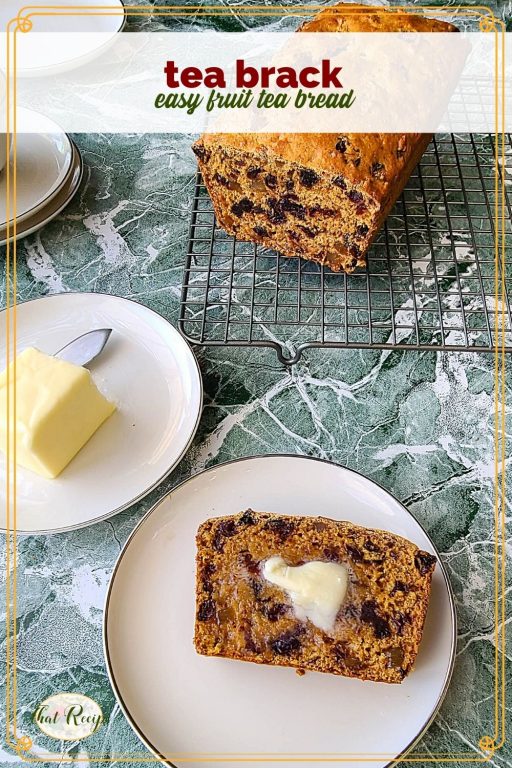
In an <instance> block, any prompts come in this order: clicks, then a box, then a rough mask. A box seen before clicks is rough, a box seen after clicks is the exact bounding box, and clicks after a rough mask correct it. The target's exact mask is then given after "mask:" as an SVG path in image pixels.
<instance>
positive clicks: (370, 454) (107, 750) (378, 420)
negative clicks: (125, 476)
mask: <svg viewBox="0 0 512 768" xmlns="http://www.w3.org/2000/svg"><path fill="white" fill-rule="evenodd" d="M287 5H291V3H287ZM495 8H496V10H497V11H498V12H499V13H500V14H501V15H502V16H503V17H504V18H505V19H507V20H508V19H509V18H510V17H511V16H512V7H511V6H510V3H508V2H507V3H498V4H497V5H495ZM160 23H162V22H161V21H159V20H158V19H156V18H153V19H151V20H150V19H147V20H143V21H140V22H138V26H139V27H142V28H147V27H148V26H151V27H152V28H158V26H159V24H160ZM165 23H166V25H167V26H170V25H173V26H175V27H181V28H184V27H187V26H188V25H191V26H193V27H196V26H199V25H200V24H206V23H207V24H213V23H214V22H213V21H212V20H211V19H210V20H208V21H206V20H204V19H203V20H195V21H192V22H191V21H190V20H184V21H181V22H177V21H176V20H175V21H174V22H173V21H172V20H170V19H168V20H166V22H165ZM219 23H220V22H219ZM251 23H252V22H250V21H249V20H247V19H246V18H245V17H244V19H243V20H240V19H238V18H237V15H236V11H235V9H233V12H232V15H230V17H229V18H228V19H224V20H223V21H222V26H223V27H224V28H228V29H233V30H237V29H242V28H244V27H245V26H246V25H247V24H251ZM286 23H289V22H286ZM131 26H132V27H133V26H134V25H133V24H132V25H131ZM74 138H75V140H76V142H77V144H78V146H79V148H80V150H81V151H82V153H83V158H84V162H85V175H84V180H83V183H82V185H81V188H80V191H79V193H78V195H77V196H76V198H75V199H74V200H73V202H72V203H71V204H70V206H69V207H68V208H67V209H66V210H65V211H64V212H63V213H62V214H61V215H60V216H59V217H58V218H57V219H56V220H55V221H54V222H52V223H51V224H49V225H48V226H46V227H45V228H44V229H43V230H41V231H39V232H37V233H36V234H33V235H31V236H29V237H28V238H27V239H26V240H24V241H23V242H21V243H20V244H19V246H18V296H17V298H18V301H26V300H28V299H32V298H36V297H39V296H44V295H47V294H49V293H54V292H61V291H104V292H108V293H114V294H118V295H120V296H125V297H128V298H130V299H135V300H137V301H140V302H142V303H144V304H146V305H148V306H150V307H152V308H153V309H155V310H157V311H158V312H161V313H162V314H163V315H164V316H165V317H167V318H169V319H170V320H171V321H172V322H173V323H176V321H177V316H178V307H179V298H180V284H181V279H182V272H183V264H184V258H185V249H186V243H187V232H188V226H189V219H190V209H191V198H192V193H193V189H194V180H193V177H194V172H195V167H196V166H195V160H194V157H193V155H192V153H191V151H190V143H191V137H189V136H177V135H172V134H169V135H165V136H163V135H127V136H110V135H79V136H75V137H74ZM2 263H3V255H2ZM0 285H1V288H0V303H1V305H2V306H4V305H5V298H6V297H5V286H4V280H3V279H2V280H1V281H0ZM196 351H197V355H198V359H199V363H200V366H201V371H202V374H203V379H204V386H205V403H204V412H203V416H202V419H201V424H200V427H199V430H198V433H197V435H196V438H195V440H194V443H193V445H192V447H191V449H190V450H189V452H188V454H187V455H186V457H185V459H184V460H183V461H182V463H181V465H180V466H179V468H178V469H177V470H176V471H175V472H173V474H172V475H171V476H170V477H169V478H168V479H167V480H166V481H165V482H164V483H163V484H162V485H161V486H160V487H159V488H158V489H157V490H156V491H154V492H153V493H152V494H151V495H150V496H148V497H147V498H146V499H145V500H144V501H143V502H142V503H140V504H138V505H136V506H135V507H132V508H131V509H129V510H127V511H126V512H123V513H121V514H119V515H117V516H116V517H114V518H112V519H110V520H109V521H107V522H103V523H100V524H98V525H95V526H92V527H90V528H86V529H83V530H80V531H76V532H73V533H67V534H61V535H58V536H44V537H43V536H37V537H36V536H33V537H27V538H22V539H19V541H18V574H19V582H18V617H19V628H18V629H19V631H18V646H17V647H18V658H17V662H18V702H17V705H18V732H19V733H21V734H28V735H30V736H31V737H32V739H33V740H34V744H35V747H34V749H35V751H36V752H37V749H38V748H40V749H42V750H53V751H58V749H60V748H61V745H58V749H56V742H52V741H51V740H49V739H46V738H45V737H44V736H43V735H42V734H41V733H40V732H39V731H37V729H36V728H35V727H34V725H33V724H32V723H31V713H32V712H33V710H34V708H35V706H36V704H37V703H39V702H40V701H42V700H43V699H44V698H45V697H46V696H48V695H50V694H52V693H54V692H58V691H74V690H76V691H80V692H83V693H86V694H89V695H90V696H92V697H93V698H94V699H96V700H97V701H98V702H99V703H100V704H101V706H102V707H103V710H104V712H105V713H106V714H107V715H108V723H107V725H106V726H105V727H104V728H102V729H101V730H100V731H99V732H98V734H97V735H95V736H94V737H92V738H90V739H88V740H87V741H84V742H83V743H78V744H73V743H71V744H68V745H67V746H66V747H65V751H66V752H67V754H69V755H73V756H77V757H80V759H84V760H85V761H86V762H81V763H80V764H81V765H87V764H88V763H87V759H88V754H89V753H95V754H98V753H101V754H104V755H105V757H106V758H108V757H109V756H110V755H112V754H114V755H115V754H120V753H124V754H130V753H138V754H140V753H141V750H142V751H144V748H143V747H142V745H141V744H140V742H139V741H138V739H137V737H136V736H135V735H134V734H133V732H132V731H131V729H130V727H129V726H128V724H127V722H126V720H125V718H124V716H123V714H122V713H121V711H120V710H119V707H118V705H117V704H116V702H115V699H114V696H113V693H112V691H111V688H110V686H109V683H108V679H107V675H106V671H105V666H104V663H103V652H102V638H101V623H102V614H103V601H104V596H105V592H106V588H107V584H108V581H109V578H110V574H111V572H112V568H113V565H114V563H115V560H116V558H117V556H118V554H119V551H120V548H121V547H122V545H123V542H124V541H125V539H126V538H127V536H128V535H129V533H130V532H131V530H132V529H133V527H134V525H135V524H136V523H137V521H138V520H139V519H140V518H141V516H142V515H143V514H144V512H145V511H146V510H147V509H149V507H150V506H151V505H152V504H153V503H154V502H155V500H156V499H157V498H158V497H159V496H161V495H162V494H163V493H164V492H165V491H166V490H168V489H169V488H171V487H172V486H173V485H175V484H176V483H177V482H179V481H181V480H183V479H184V478H186V477H188V476H189V475H190V474H191V473H195V472H197V471H200V470H201V469H203V468H205V467H208V466H211V465H212V464H214V463H217V462H221V461H226V460H228V459H233V458H237V457H242V456H249V455H251V454H257V453H272V452H283V453H284V452H289V453H301V454H306V455H311V456H317V457H322V458H325V459H329V460H332V461H335V462H338V463H340V464H343V465H346V466H348V467H351V468H354V469H356V470H359V471H360V472H362V473H363V474H365V475H367V476H368V477H370V478H373V479H374V480H376V481H377V482H379V483H381V484H382V485H383V486H384V487H386V488H387V489H389V490H390V491H391V492H392V493H394V494H395V495H396V496H397V497H398V498H399V499H400V500H401V501H403V502H404V503H405V504H406V505H407V506H408V507H409V508H410V510H411V511H412V512H413V514H414V515H416V516H417V518H418V519H419V520H420V521H421V523H422V524H423V525H424V526H425V527H426V528H427V529H428V531H429V532H430V534H431V536H432V538H433V539H434V541H435V543H436V546H437V547H438V549H439V551H440V552H441V553H442V557H443V561H444V563H445V564H446V567H447V570H448V573H449V576H450V579H451V583H452V586H453V589H454V592H455V597H456V606H457V615H458V622H459V640H458V647H457V659H456V664H455V671H454V676H453V681H452V684H451V686H450V689H449V692H448V695H447V697H446V700H445V702H444V704H443V706H442V709H441V711H440V712H439V714H438V716H437V718H436V720H435V722H434V724H433V725H432V726H431V728H430V729H429V731H428V733H427V734H426V735H425V737H424V738H423V740H422V742H421V744H420V745H419V747H418V749H419V750H420V751H421V752H423V753H425V752H426V753H429V754H430V753H439V752H448V753H461V752H463V753H468V754H474V755H475V756H476V754H477V753H476V746H475V745H476V744H477V743H478V740H479V738H480V737H481V736H482V735H484V734H486V733H492V732H493V730H494V722H493V713H494V701H493V690H494V653H495V643H494V635H493V603H492V593H493V588H494V538H493V537H494V534H493V499H494V424H493V419H494V383H493V382H494V369H493V366H494V362H493V357H492V355H478V354H472V353H438V354H435V353H430V352H425V353H417V352H412V351H383V352H381V351H370V350H364V351H357V350H351V351H334V352H333V351H324V350H317V351H311V352H308V353H307V354H306V355H305V356H304V358H303V359H302V360H301V362H300V363H299V364H298V365H297V366H294V367H292V368H291V369H287V368H284V367H283V366H281V365H280V364H279V363H278V361H277V358H276V355H275V353H274V352H273V351H269V350H260V349H255V350H244V349H229V350H226V349H215V350H214V349H197V350H196ZM510 389H511V381H510V379H508V380H507V382H506V396H507V399H508V401H509V402H510V395H511V392H510ZM506 455H507V464H508V467H509V473H510V457H511V455H512V454H511V450H510V444H509V443H507V447H506ZM509 485H510V483H509ZM508 497H509V500H510V498H511V496H510V493H509V494H508ZM508 514H509V515H510V507H509V508H508ZM2 546H3V542H2ZM508 589H510V586H508ZM507 615H508V617H509V619H508V620H509V621H510V614H507ZM0 631H1V632H2V655H4V653H5V630H4V625H2V629H1V630H0ZM506 665H507V674H508V676H509V677H510V667H511V664H510V651H508V653H507V655H506ZM1 699H2V700H3V691H2V693H1ZM1 709H2V710H3V708H1ZM509 715H510V700H508V716H509ZM0 720H1V724H2V728H3V727H4V713H3V711H2V713H1V715H0ZM228 746H229V745H228V744H227V748H228ZM19 762H20V761H19V758H18V757H17V756H16V755H15V754H14V753H12V752H11V751H10V750H9V749H8V748H7V747H5V748H4V749H3V750H2V752H1V753H0V764H1V765H2V766H9V765H13V764H19ZM116 762H117V761H114V763H113V764H116ZM490 762H491V763H492V764H494V765H496V766H505V765H511V764H512V750H511V749H510V746H505V747H504V748H503V749H501V750H500V751H499V752H497V753H496V754H495V755H494V757H493V758H492V760H491V761H490ZM94 764H95V765H96V764H102V763H97V762H95V763H94ZM107 764H110V765H112V763H106V762H105V765H107ZM461 764H462V763H461ZM135 765H137V766H142V765H144V763H142V762H139V763H135Z"/></svg>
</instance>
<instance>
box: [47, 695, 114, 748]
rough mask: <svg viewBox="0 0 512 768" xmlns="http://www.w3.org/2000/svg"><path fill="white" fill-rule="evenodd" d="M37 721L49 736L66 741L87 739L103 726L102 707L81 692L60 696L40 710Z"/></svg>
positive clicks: (53, 697) (49, 700) (49, 701)
mask: <svg viewBox="0 0 512 768" xmlns="http://www.w3.org/2000/svg"><path fill="white" fill-rule="evenodd" d="M33 719H34V722H35V723H36V725H38V726H39V728H40V729H41V730H42V732H43V733H45V734H46V735H47V736H51V737H52V738H53V739H63V740H64V741H75V740H77V739H86V738H87V737H88V736H92V735H93V733H96V731H97V730H98V729H99V728H100V727H101V726H102V724H103V720H104V718H103V712H102V711H101V707H100V705H99V704H97V703H96V702H95V701H94V700H93V699H90V698H89V697H88V696H83V695H82V694H81V693H57V694H55V695H54V696H49V697H48V698H47V699H45V700H44V701H43V702H42V703H41V704H39V705H38V707H37V708H36V710H35V712H34V715H33Z"/></svg>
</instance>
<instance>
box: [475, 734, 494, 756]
mask: <svg viewBox="0 0 512 768" xmlns="http://www.w3.org/2000/svg"><path fill="white" fill-rule="evenodd" d="M478 746H479V747H480V749H481V750H482V752H483V753H484V755H485V757H486V759H487V760H491V759H492V757H493V755H494V753H495V751H496V742H495V740H494V739H493V738H492V736H482V738H481V739H480V741H479V742H478Z"/></svg>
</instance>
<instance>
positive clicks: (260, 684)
mask: <svg viewBox="0 0 512 768" xmlns="http://www.w3.org/2000/svg"><path fill="white" fill-rule="evenodd" d="M248 507H251V508H253V509H256V510H260V511H267V512H276V513H280V514H285V515H322V516H325V517H330V518H333V519H338V520H350V521H352V522H354V523H356V524H360V525H364V526H368V527H374V528H382V529H385V530H389V531H391V532H393V533H396V534H399V535H401V536H404V537H405V538H407V539H409V540H410V541H413V542H414V543H415V544H417V545H418V546H419V547H420V548H421V549H423V550H426V551H428V552H432V553H434V554H436V555H437V557H438V564H437V566H436V569H435V572H434V577H433V582H432V594H431V599H430V605H429V610H428V615H427V620H426V625H425V630H424V634H423V639H422V643H421V646H420V650H419V654H418V657H417V661H416V665H415V668H414V670H413V671H412V672H411V673H410V674H409V676H408V677H407V678H406V679H405V680H404V682H403V683H402V684H400V685H393V684H387V683H373V682H363V681H361V680H356V679H348V678H344V677H339V676H335V675H329V674H321V673H316V672H308V673H306V674H305V675H304V676H303V677H300V676H298V675H297V674H296V673H295V672H294V670H293V669H290V668H285V667H270V666H262V665H259V664H251V663H247V662H241V661H234V660H230V659H222V658H211V657H206V656H199V655H198V654H197V653H196V652H195V650H194V645H193V634H194V618H195V535H196V531H197V528H198V526H199V525H200V524H201V523H202V522H204V521H205V520H206V519H208V518H210V517H217V516H221V515H230V514H234V513H237V512H240V511H242V510H244V509H247V508H248ZM276 554H277V553H276ZM277 565H279V563H277ZM455 642H456V618H455V610H454V603H453V596H452V592H451V589H450V585H449V582H448V578H447V575H446V572H445V570H444V568H443V565H442V561H441V560H440V558H439V555H438V553H437V552H436V551H435V548H434V546H433V543H432V541H431V540H430V538H429V537H428V535H427V534H426V532H425V531H424V529H423V528H422V527H421V526H420V524H419V523H418V522H417V521H416V520H415V518H414V517H413V516H412V515H411V514H410V513H409V512H408V511H407V509H405V507H403V506H402V504H400V502H398V501H397V500H396V499H395V498H394V497H393V496H391V495H390V494H389V493H388V492H387V491H385V490H384V489H383V488H381V487H380V486H378V485H377V484H375V483H373V482H372V481H370V480H368V479H367V478H365V477H363V476H362V475H359V474H358V473H356V472H353V471H351V470H348V469H345V468H343V467H340V466H337V465H335V464H331V463H329V462H325V461H321V460H315V459H311V458H308V457H301V456H261V457H253V458H248V459H241V460H238V461H234V462H230V463H227V464H222V465H219V466H216V467H213V468H212V469H209V470H206V471H205V472H202V473H200V474H198V475H196V476H194V477H192V478H190V479H189V480H187V481H186V482H184V483H182V484H181V485H180V486H178V487H177V488H175V489H174V490H173V491H171V493H170V494H168V495H167V496H165V497H164V498H163V499H162V500H161V501H160V502H158V503H157V504H156V505H155V506H154V507H153V509H152V510H150V512H148V514H147V515H146V516H145V517H144V518H143V519H142V521H141V522H140V523H139V525H138V526H137V527H136V528H135V530H134V531H133V532H132V534H131V536H130V538H129V539H128V541H127V543H126V544H125V547H124V549H123V550H122V552H121V554H120V556H119V558H118V561H117V564H116V567H115V569H114V573H113V576H112V579H111V582H110V586H109V592H108V595H107V601H106V608H105V618H104V644H105V657H106V662H107V669H108V672H109V676H110V680H111V683H112V685H113V688H114V691H115V694H116V696H117V699H118V701H119V704H120V705H121V707H122V709H123V711H124V713H125V715H126V717H127V719H128V721H129V723H130V724H131V726H132V728H133V729H134V730H135V732H136V733H137V734H138V736H139V737H140V738H141V740H142V741H143V742H144V743H145V744H146V745H147V746H148V748H149V749H150V750H151V751H152V752H153V753H154V754H155V755H156V756H157V757H159V758H160V759H162V760H164V761H166V762H168V763H170V764H173V765H175V766H178V767H179V768H181V767H182V766H183V768H185V766H187V767H188V766H197V768H199V767H200V766H201V765H205V763H206V764H209V763H210V764H213V763H215V764H217V763H219V764H220V763H222V762H223V760H228V759H229V761H230V765H232V766H237V767H239V768H243V766H246V765H247V762H245V761H246V760H247V759H251V765H253V766H261V768H263V766H265V765H268V763H269V761H271V760H272V759H274V760H276V759H278V760H279V761H280V762H279V764H280V765H285V766H289V768H291V767H292V766H293V765H297V763H296V762H294V760H295V761H296V760H297V759H300V760H301V761H302V763H303V764H306V765H307V764H308V762H310V763H311V764H313V762H314V761H315V759H316V760H318V759H322V758H323V759H324V760H326V759H328V760H332V761H336V760H343V764H344V765H347V766H351V768H361V766H365V767H366V768H375V766H380V767H381V768H382V766H385V765H387V764H389V763H390V762H393V761H394V760H395V759H396V758H397V757H398V756H399V755H401V756H403V755H404V753H406V752H407V751H408V750H409V749H410V748H411V746H412V745H414V744H415V743H416V741H417V740H418V738H419V737H420V736H421V735H422V734H423V733H424V732H425V730H426V728H427V727H428V726H429V724H430V723H431V721H432V719H433V717H434V716H435V714H436V713H437V711H438V709H439V707H440V704H441V702H442V700H443V698H444V695H445V693H446V690H447V686H448V683H449V681H450V677H451V672H452V667H453V662H454V656H455ZM194 758H195V759H194ZM365 758H366V759H365ZM244 760H245V761H244Z"/></svg>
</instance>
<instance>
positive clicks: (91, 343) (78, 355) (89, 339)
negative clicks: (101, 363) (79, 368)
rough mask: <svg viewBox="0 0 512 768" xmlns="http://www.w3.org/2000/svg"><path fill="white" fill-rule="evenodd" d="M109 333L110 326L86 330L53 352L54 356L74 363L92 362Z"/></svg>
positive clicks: (84, 363)
mask: <svg viewBox="0 0 512 768" xmlns="http://www.w3.org/2000/svg"><path fill="white" fill-rule="evenodd" d="M111 333H112V328H98V329H97V330H96V331H88V333H84V334H82V336H78V337H77V338H76V339H73V341H70V342H69V344H66V346H65V347H62V349H59V351H58V352H55V354H54V357H58V358H59V359H60V360H66V361H67V362H68V363H74V364H75V365H83V366H86V365H88V364H89V363H92V361H93V360H95V359H96V358H97V357H98V355H99V354H100V353H101V352H102V351H103V348H104V346H105V344H106V343H107V341H108V340H109V337H110V334H111Z"/></svg>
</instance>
